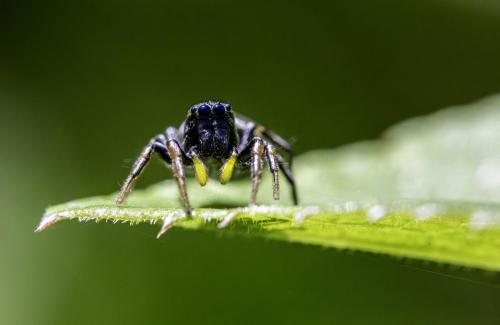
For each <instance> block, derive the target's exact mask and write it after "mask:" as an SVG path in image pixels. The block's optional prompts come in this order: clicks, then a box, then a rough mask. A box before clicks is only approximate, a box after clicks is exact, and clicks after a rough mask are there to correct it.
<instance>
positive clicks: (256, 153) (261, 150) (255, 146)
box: [238, 137, 266, 205]
mask: <svg viewBox="0 0 500 325" xmlns="http://www.w3.org/2000/svg"><path fill="white" fill-rule="evenodd" d="M265 153H266V144H265V143H264V141H263V140H262V139H261V138H258V137H255V138H253V139H252V140H250V142H249V143H248V144H247V145H246V146H245V148H244V149H243V150H242V151H241V152H240V154H239V155H238V160H239V161H243V162H250V176H251V179H252V193H251V195H250V205H255V204H256V201H257V192H258V191H259V185H260V181H261V179H262V170H263V168H264V155H265Z"/></svg>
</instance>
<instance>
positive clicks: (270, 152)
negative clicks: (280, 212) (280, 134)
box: [266, 143, 280, 200]
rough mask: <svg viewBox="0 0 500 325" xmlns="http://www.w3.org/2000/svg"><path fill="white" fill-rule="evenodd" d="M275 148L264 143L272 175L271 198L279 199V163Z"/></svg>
mask: <svg viewBox="0 0 500 325" xmlns="http://www.w3.org/2000/svg"><path fill="white" fill-rule="evenodd" d="M276 155H277V153H276V149H275V148H274V146H273V145H272V144H270V143H266V158H267V162H268V164H269V170H270V171H271V174H272V175H273V198H274V199H275V200H279V199H280V178H279V170H280V169H279V164H278V159H277V157H276Z"/></svg>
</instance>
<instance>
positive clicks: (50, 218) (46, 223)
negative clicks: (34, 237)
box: [35, 214, 62, 232]
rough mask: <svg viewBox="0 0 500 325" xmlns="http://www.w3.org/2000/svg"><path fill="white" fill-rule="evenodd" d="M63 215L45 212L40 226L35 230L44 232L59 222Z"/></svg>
mask: <svg viewBox="0 0 500 325" xmlns="http://www.w3.org/2000/svg"><path fill="white" fill-rule="evenodd" d="M61 218H62V217H61V216H59V215H56V214H52V215H51V214H45V215H44V216H43V217H42V220H40V223H39V224H38V226H37V227H36V228H35V232H42V231H44V230H46V229H48V228H49V227H51V226H52V225H53V224H55V223H57V222H58V221H59V220H61Z"/></svg>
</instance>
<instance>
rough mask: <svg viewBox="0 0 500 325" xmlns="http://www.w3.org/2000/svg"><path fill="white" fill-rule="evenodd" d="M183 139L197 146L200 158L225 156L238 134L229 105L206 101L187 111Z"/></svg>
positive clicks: (229, 153)
mask: <svg viewBox="0 0 500 325" xmlns="http://www.w3.org/2000/svg"><path fill="white" fill-rule="evenodd" d="M185 128H186V129H185V134H186V135H185V141H187V142H188V143H190V144H192V145H194V146H196V147H197V149H198V151H199V153H200V156H201V157H202V158H207V157H212V158H217V159H219V158H221V159H222V158H227V157H229V156H230V155H231V153H232V151H233V149H234V148H235V146H236V143H237V138H238V134H237V131H236V128H235V118H234V114H233V112H232V108H231V105H229V104H227V103H223V102H219V101H208V102H203V103H199V104H196V105H193V106H192V107H191V108H190V109H189V111H188V118H187V120H186V126H185Z"/></svg>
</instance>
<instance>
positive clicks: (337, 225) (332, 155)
mask: <svg viewBox="0 0 500 325" xmlns="http://www.w3.org/2000/svg"><path fill="white" fill-rule="evenodd" d="M295 172H296V178H297V182H298V185H299V195H300V198H301V206H299V207H293V206H291V205H290V199H289V196H290V195H289V194H290V193H289V191H288V188H287V186H286V183H285V180H284V179H282V180H281V183H282V189H283V193H282V200H281V201H280V202H279V203H278V204H277V203H276V202H275V201H273V200H272V193H271V184H270V177H265V179H264V181H263V183H262V186H261V191H260V192H259V202H261V203H262V204H263V205H262V206H258V207H254V208H242V207H243V206H245V205H246V203H247V200H248V198H249V195H250V183H249V181H248V180H246V179H240V180H236V181H232V182H231V183H230V184H228V185H225V186H222V185H220V184H217V181H216V180H210V181H209V184H207V186H206V187H204V188H200V187H199V186H198V185H197V184H196V182H195V181H194V180H190V181H189V182H188V190H189V193H190V197H191V201H192V202H191V203H192V205H193V206H194V207H197V209H196V210H195V213H194V217H193V218H192V219H186V218H185V217H184V215H183V212H182V210H181V209H180V206H181V205H180V201H179V195H178V193H177V187H176V186H175V184H174V183H173V181H171V180H169V181H164V182H162V183H159V184H156V185H153V186H151V187H149V188H146V189H142V190H139V189H137V190H135V191H134V192H133V193H132V194H131V195H130V198H129V200H128V202H127V205H125V206H117V205H116V204H114V197H115V195H114V194H113V195H109V196H99V197H93V198H87V199H80V200H75V201H72V202H68V203H65V204H61V205H58V206H54V207H50V208H48V209H47V211H46V213H45V215H44V217H43V218H42V221H41V222H40V225H39V226H38V228H37V230H38V231H41V230H44V229H46V228H47V227H49V226H50V225H52V224H54V223H56V222H58V221H60V220H64V219H77V220H80V221H90V220H94V221H102V220H106V221H113V222H129V223H140V222H150V223H162V229H161V231H160V234H163V233H164V232H165V231H166V230H168V229H169V228H170V227H173V226H177V227H182V228H189V229H208V230H217V231H222V232H224V233H230V234H238V235H242V236H257V237H262V238H268V239H274V240H282V241H289V242H298V243H304V244H313V245H319V246H325V247H335V248H345V249H352V250H361V251H367V252H373V253H383V254H390V255H394V256H400V257H409V258H418V259H422V260H430V261H435V262H442V263H449V264H454V265H461V266H469V267H477V268H484V269H491V270H500V96H494V97H490V98H487V99H484V100H482V101H479V102H476V103H472V104H470V105H467V106H462V107H454V108H449V109H445V110H442V111H439V112H437V113H434V114H432V115H429V116H424V117H418V118H414V119H411V120H409V121H406V122H403V123H400V124H398V125H396V126H395V127H393V128H391V129H389V130H388V131H387V132H386V133H385V134H384V136H383V137H382V138H381V139H379V140H375V141H367V142H362V143H357V144H353V145H348V146H344V147H341V148H337V149H333V150H317V151H312V152H309V153H306V154H304V155H302V156H300V157H298V158H297V162H296V164H295ZM220 228H224V229H222V230H221V229H220Z"/></svg>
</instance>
